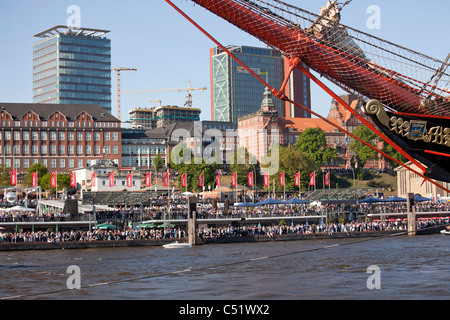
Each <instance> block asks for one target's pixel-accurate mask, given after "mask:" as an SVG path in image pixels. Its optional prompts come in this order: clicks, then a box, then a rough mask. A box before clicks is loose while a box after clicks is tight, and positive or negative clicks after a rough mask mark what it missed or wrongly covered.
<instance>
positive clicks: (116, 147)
mask: <svg viewBox="0 0 450 320" xmlns="http://www.w3.org/2000/svg"><path fill="white" fill-rule="evenodd" d="M113 154H119V146H113Z"/></svg>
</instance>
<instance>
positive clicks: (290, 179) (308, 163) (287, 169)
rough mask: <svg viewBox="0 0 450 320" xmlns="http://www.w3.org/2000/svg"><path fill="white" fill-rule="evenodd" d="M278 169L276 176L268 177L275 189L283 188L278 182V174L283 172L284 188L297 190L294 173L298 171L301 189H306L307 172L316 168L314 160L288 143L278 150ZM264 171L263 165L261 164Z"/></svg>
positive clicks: (307, 182)
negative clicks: (273, 182)
mask: <svg viewBox="0 0 450 320" xmlns="http://www.w3.org/2000/svg"><path fill="white" fill-rule="evenodd" d="M279 158H280V161H279V170H278V173H277V176H276V177H274V176H272V177H271V178H270V179H271V181H270V182H272V180H275V185H276V190H278V191H282V190H284V188H283V186H280V183H279V176H278V175H279V174H280V173H281V172H284V176H285V186H286V190H290V191H297V190H298V187H297V186H295V174H296V173H297V172H300V182H301V185H302V190H307V189H308V185H309V174H310V173H311V172H313V171H314V170H315V169H316V164H315V162H314V161H313V160H312V159H311V158H310V157H309V156H308V155H307V154H306V153H304V152H301V151H300V150H298V149H296V148H295V147H294V146H292V145H290V146H288V147H286V148H284V147H280V151H279ZM261 167H262V168H263V169H262V171H264V168H265V166H264V165H262V166H261Z"/></svg>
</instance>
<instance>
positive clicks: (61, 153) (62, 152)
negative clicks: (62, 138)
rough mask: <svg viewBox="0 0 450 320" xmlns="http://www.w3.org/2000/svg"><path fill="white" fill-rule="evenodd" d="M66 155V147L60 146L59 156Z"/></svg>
mask: <svg viewBox="0 0 450 320" xmlns="http://www.w3.org/2000/svg"><path fill="white" fill-rule="evenodd" d="M65 153H66V147H65V146H59V154H60V155H63V154H65Z"/></svg>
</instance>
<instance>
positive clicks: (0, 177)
mask: <svg viewBox="0 0 450 320" xmlns="http://www.w3.org/2000/svg"><path fill="white" fill-rule="evenodd" d="M10 174H11V168H7V167H6V166H5V165H4V164H1V165H0V185H1V186H5V187H9V186H11V177H10Z"/></svg>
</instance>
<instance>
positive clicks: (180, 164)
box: [168, 145, 219, 191]
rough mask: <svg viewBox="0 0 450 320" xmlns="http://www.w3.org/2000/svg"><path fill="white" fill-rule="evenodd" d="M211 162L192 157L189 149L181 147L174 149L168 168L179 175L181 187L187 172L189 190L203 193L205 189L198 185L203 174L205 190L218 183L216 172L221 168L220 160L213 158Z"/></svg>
mask: <svg viewBox="0 0 450 320" xmlns="http://www.w3.org/2000/svg"><path fill="white" fill-rule="evenodd" d="M185 156H186V157H185ZM210 160H211V161H208V162H206V161H205V159H204V158H199V157H192V156H191V152H190V149H189V148H186V147H184V146H183V145H179V146H178V147H176V148H174V149H173V151H172V154H171V155H170V158H169V164H168V167H169V168H171V169H173V170H175V171H176V172H178V173H179V174H178V178H177V181H178V185H179V186H181V175H182V174H183V173H184V172H186V174H187V177H186V182H187V189H188V190H191V191H202V190H203V188H202V187H200V186H199V185H198V182H199V177H200V175H201V174H202V172H203V184H204V186H205V188H207V187H208V185H211V186H214V184H215V181H216V180H215V178H216V170H217V169H218V168H219V163H218V158H216V157H215V156H213V158H212V159H210ZM206 190H207V189H206Z"/></svg>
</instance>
